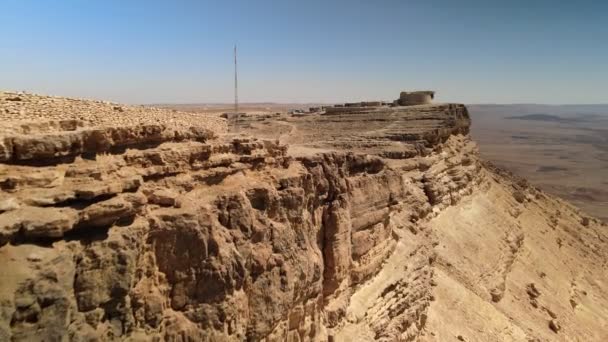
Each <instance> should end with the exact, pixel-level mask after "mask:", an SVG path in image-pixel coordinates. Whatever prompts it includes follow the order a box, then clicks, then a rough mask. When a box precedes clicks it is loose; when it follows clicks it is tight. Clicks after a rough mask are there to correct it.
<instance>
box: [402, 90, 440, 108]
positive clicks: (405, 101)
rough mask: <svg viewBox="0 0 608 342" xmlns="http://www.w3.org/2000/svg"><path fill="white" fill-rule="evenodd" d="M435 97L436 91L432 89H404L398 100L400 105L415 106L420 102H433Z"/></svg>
mask: <svg viewBox="0 0 608 342" xmlns="http://www.w3.org/2000/svg"><path fill="white" fill-rule="evenodd" d="M434 97H435V92H434V91H431V90H424V91H412V92H407V91H402V92H401V94H399V99H398V100H397V101H396V102H397V103H396V104H398V105H400V106H413V105H420V104H429V103H431V102H433V98H434Z"/></svg>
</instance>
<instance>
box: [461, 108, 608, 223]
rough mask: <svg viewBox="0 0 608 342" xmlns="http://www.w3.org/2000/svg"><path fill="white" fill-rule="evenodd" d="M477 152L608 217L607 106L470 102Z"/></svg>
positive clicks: (557, 193)
mask: <svg viewBox="0 0 608 342" xmlns="http://www.w3.org/2000/svg"><path fill="white" fill-rule="evenodd" d="M468 107H469V111H470V113H471V117H472V125H471V134H472V136H473V139H475V140H476V141H477V142H478V144H479V151H480V153H481V156H482V157H483V158H485V159H486V160H490V161H492V162H494V163H495V164H496V165H498V166H500V167H502V168H504V169H506V170H509V171H512V172H514V173H515V174H518V175H520V176H522V177H524V178H526V179H528V180H529V181H530V182H531V183H532V184H534V185H536V186H539V187H540V188H542V189H544V190H546V191H547V192H549V193H552V194H555V195H557V196H560V197H562V198H564V199H566V200H567V201H569V202H571V203H573V204H575V205H577V206H578V207H580V208H581V209H583V210H584V211H586V212H588V213H589V214H591V215H593V216H596V217H598V218H602V219H603V220H604V221H606V222H608V105H564V106H550V105H469V106H468Z"/></svg>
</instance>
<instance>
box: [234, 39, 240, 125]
mask: <svg viewBox="0 0 608 342" xmlns="http://www.w3.org/2000/svg"><path fill="white" fill-rule="evenodd" d="M234 115H235V121H236V122H235V126H236V129H237V132H238V124H239V88H238V77H237V64H236V44H234Z"/></svg>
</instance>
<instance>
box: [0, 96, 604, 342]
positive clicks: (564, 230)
mask: <svg viewBox="0 0 608 342" xmlns="http://www.w3.org/2000/svg"><path fill="white" fill-rule="evenodd" d="M428 102H431V101H428ZM0 109H1V110H2V112H1V113H2V126H1V132H2V140H1V144H0V147H1V149H0V152H1V153H0V160H1V163H2V164H0V185H1V192H0V243H1V245H2V246H1V247H0V265H2V267H3V272H2V283H1V284H2V285H1V287H0V313H1V315H0V339H2V340H7V341H8V340H12V341H30V340H47V339H48V340H53V341H60V340H72V341H90V340H132V341H139V340H165V341H241V340H249V341H374V340H379V341H451V340H454V341H509V340H511V341H554V340H564V341H566V340H579V341H602V340H605V339H606V338H608V330H607V329H606V324H607V322H608V303H607V301H608V293H606V292H607V289H606V287H605V285H604V284H605V283H606V281H608V279H607V277H608V272H606V267H607V262H608V249H607V247H608V246H607V244H608V234H607V227H606V225H605V223H603V222H602V221H601V220H599V219H596V218H594V217H593V216H591V215H588V214H586V213H584V212H582V211H580V210H579V209H578V208H577V207H575V206H572V205H570V204H569V203H567V202H565V201H564V200H562V199H560V198H558V197H555V196H553V195H550V194H548V193H547V192H545V191H543V190H541V189H540V188H538V187H536V186H533V185H531V184H530V183H529V182H528V181H526V180H525V179H523V178H520V177H518V176H515V175H514V174H511V173H509V172H507V171H504V170H502V169H500V168H498V167H497V166H495V165H494V164H492V163H489V162H487V161H484V160H483V159H482V158H480V156H479V152H478V146H477V144H476V143H475V142H474V141H473V140H472V139H471V136H470V132H469V131H470V127H471V118H470V115H469V111H468V109H467V107H466V106H464V105H462V104H441V103H437V104H435V103H424V104H413V105H412V104H409V103H408V104H407V105H402V104H401V103H400V102H399V100H397V101H396V102H395V103H394V104H390V105H389V104H387V103H383V102H380V101H378V102H362V103H350V104H346V105H340V106H335V107H328V108H325V109H324V111H322V112H315V113H306V114H301V113H291V114H290V113H287V112H283V113H281V112H278V113H271V114H269V113H257V114H247V115H243V116H241V117H239V118H238V121H237V120H227V119H225V118H223V117H222V115H219V114H209V113H207V114H202V113H198V114H197V113H191V112H181V111H177V110H174V109H160V108H150V107H144V106H127V105H121V104H115V103H109V102H104V101H89V100H80V99H71V98H63V97H49V96H41V95H32V94H24V93H11V92H3V93H1V94H0Z"/></svg>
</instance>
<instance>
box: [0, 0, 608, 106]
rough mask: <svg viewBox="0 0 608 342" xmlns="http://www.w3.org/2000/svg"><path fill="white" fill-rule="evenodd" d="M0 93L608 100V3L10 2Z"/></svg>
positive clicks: (3, 22)
mask: <svg viewBox="0 0 608 342" xmlns="http://www.w3.org/2000/svg"><path fill="white" fill-rule="evenodd" d="M0 32H2V35H1V38H2V39H1V40H0V89H3V90H26V91H29V92H35V93H44V94H52V95H64V96H76V97H87V98H97V99H109V100H114V101H120V102H127V103H159V102H189V103H192V102H230V101H232V98H233V83H232V82H233V71H232V68H233V65H232V47H233V45H234V44H235V43H236V44H238V49H239V79H240V80H239V81H240V82H239V95H240V99H241V101H243V102H246V101H247V102H252V101H256V102H261V101H274V102H337V101H351V100H366V99H369V100H374V99H384V100H389V99H393V98H396V97H397V96H398V93H399V91H401V90H414V89H434V90H436V91H437V92H438V93H437V98H438V100H439V101H454V102H464V103H523V102H535V103H608V1H605V0H598V1H558V0H552V1H544V0H542V1H541V0H536V1H535V0H528V1H520V0H513V1H506V0H501V1H498V0H488V1H481V0H478V1H473V0H471V1H467V0H462V1H455V0H444V1H439V0H434V1H433V0H432V1H422V0H420V1H404V0H401V1H399V0H368V1H364V0H350V1H341V0H333V1H332V0H325V1H318V0H306V1H301V0H300V1H290V0H283V1H265V0H243V1H231V0H224V1H220V0H218V1H205V0H200V1H179V0H175V1H169V0H167V1H153V0H147V1H136V0H122V1H118V0H115V1H114V0H105V1H86V0H73V1H68V0H54V1H50V0H48V1H43V0H40V1H28V0H2V1H1V2H0Z"/></svg>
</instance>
